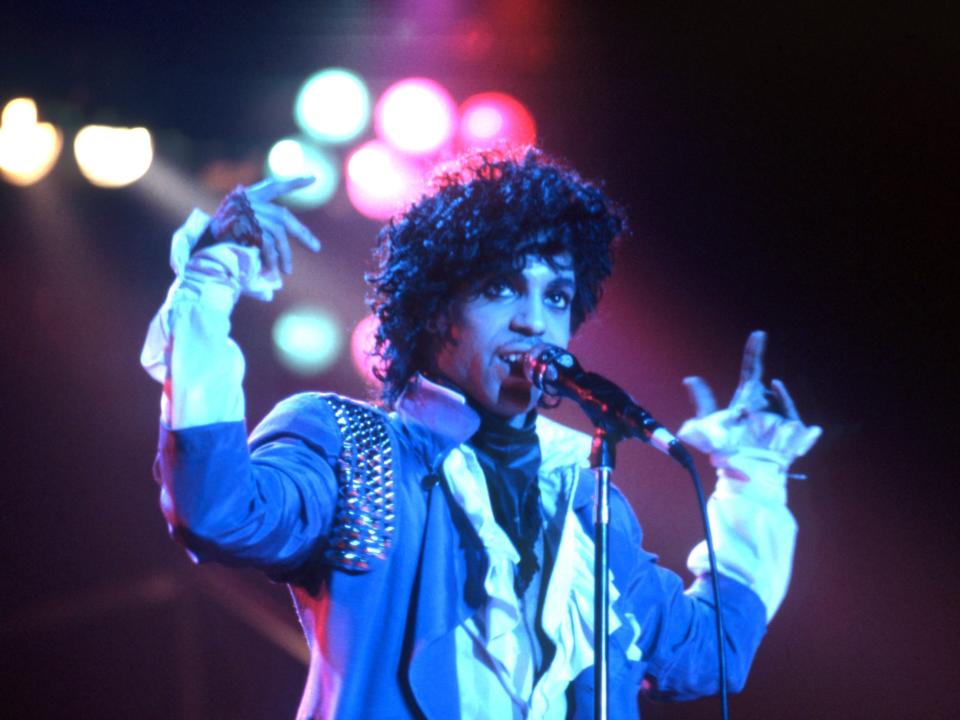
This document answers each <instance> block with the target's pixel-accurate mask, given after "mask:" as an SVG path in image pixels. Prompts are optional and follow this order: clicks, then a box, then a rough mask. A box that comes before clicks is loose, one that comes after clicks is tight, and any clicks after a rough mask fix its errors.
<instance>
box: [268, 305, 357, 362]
mask: <svg viewBox="0 0 960 720" xmlns="http://www.w3.org/2000/svg"><path fill="white" fill-rule="evenodd" d="M273 345H274V351H275V353H276V356H277V359H278V360H279V361H280V363H281V364H282V365H283V366H284V367H286V368H287V369H288V370H290V371H292V372H295V373H297V374H299V375H313V374H315V373H319V372H322V371H324V370H326V369H327V368H329V367H330V366H331V365H333V364H334V362H336V360H337V357H339V355H340V351H341V348H342V346H343V340H342V338H341V331H340V327H339V324H338V322H337V320H336V319H335V318H334V317H333V316H332V315H331V314H330V313H329V312H327V311H325V310H322V309H320V308H317V307H312V306H308V305H300V306H298V307H294V308H291V309H289V310H286V311H284V312H283V313H281V314H280V316H279V317H278V318H277V320H276V322H275V323H274V324H273Z"/></svg>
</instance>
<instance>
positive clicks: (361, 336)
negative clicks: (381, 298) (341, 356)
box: [350, 315, 380, 385]
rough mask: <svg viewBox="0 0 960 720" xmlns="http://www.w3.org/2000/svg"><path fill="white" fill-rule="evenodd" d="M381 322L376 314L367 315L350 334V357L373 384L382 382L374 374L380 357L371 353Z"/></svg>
mask: <svg viewBox="0 0 960 720" xmlns="http://www.w3.org/2000/svg"><path fill="white" fill-rule="evenodd" d="M379 324H380V323H379V321H378V320H377V316H376V315H367V316H366V317H365V318H363V320H361V321H360V322H358V323H357V325H356V327H354V328H353V333H352V334H351V335H350V358H351V359H352V360H353V367H354V369H355V370H356V371H357V374H358V375H359V376H360V377H362V378H363V379H364V380H365V381H366V382H367V383H369V384H371V385H378V384H379V383H380V381H379V380H377V377H376V375H374V374H373V369H374V368H375V367H376V366H377V364H378V363H379V362H380V358H378V357H374V356H373V355H371V354H370V353H371V352H373V347H374V343H375V340H376V335H377V327H379Z"/></svg>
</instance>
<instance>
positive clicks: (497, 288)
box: [481, 280, 514, 300]
mask: <svg viewBox="0 0 960 720" xmlns="http://www.w3.org/2000/svg"><path fill="white" fill-rule="evenodd" d="M481 292H482V293H483V296H484V297H485V298H489V299H491V300H494V299H496V298H505V297H510V296H511V295H513V293H514V289H513V286H512V285H511V284H510V283H508V282H507V281H506V280H491V281H490V282H488V283H487V284H486V285H484V286H483V290H482V291H481Z"/></svg>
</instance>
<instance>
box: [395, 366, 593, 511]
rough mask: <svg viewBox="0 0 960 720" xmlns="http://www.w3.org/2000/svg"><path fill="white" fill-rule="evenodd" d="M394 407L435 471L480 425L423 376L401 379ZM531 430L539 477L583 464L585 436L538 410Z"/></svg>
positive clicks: (459, 401)
mask: <svg viewBox="0 0 960 720" xmlns="http://www.w3.org/2000/svg"><path fill="white" fill-rule="evenodd" d="M394 410H395V412H396V415H397V417H398V419H399V420H400V421H401V423H402V424H403V425H404V426H405V427H406V428H407V432H408V433H409V434H410V435H411V439H412V440H413V441H414V442H415V444H416V445H417V446H418V447H419V448H421V450H422V452H423V453H424V460H425V461H426V462H427V464H428V466H429V467H430V468H431V470H432V471H438V470H439V468H440V465H441V464H442V463H443V460H444V458H446V456H447V455H448V454H449V453H450V451H451V450H453V449H454V448H455V447H458V446H460V445H462V444H463V443H466V442H467V441H468V440H469V439H470V438H471V437H473V435H474V434H475V433H476V432H477V430H478V429H479V428H480V415H479V413H477V411H476V410H474V409H473V408H472V407H470V403H469V402H468V401H467V398H466V397H464V395H463V394H461V393H459V392H457V391H456V390H453V389H451V388H449V387H446V386H443V385H440V384H438V383H435V382H433V381H431V380H429V379H427V378H426V377H424V376H423V375H415V376H414V377H413V378H412V379H411V380H410V382H408V383H407V386H406V387H405V388H404V390H403V392H402V393H401V394H400V397H399V398H398V399H397V402H396V404H395V406H394ZM536 432H537V437H538V439H539V441H540V450H541V456H542V459H541V463H540V476H541V477H543V476H545V475H550V474H552V473H553V472H555V471H556V470H557V469H559V468H561V467H564V466H569V465H579V466H580V467H589V457H590V436H589V435H586V434H584V433H582V432H579V431H577V430H574V429H572V428H568V427H566V426H564V425H561V424H560V423H557V422H555V421H553V420H550V419H549V418H546V417H544V416H543V415H542V414H537V416H536ZM588 492H590V495H592V491H589V490H588ZM577 495H578V501H577V503H576V505H577V506H579V504H580V502H586V500H579V495H580V492H578V493H577ZM590 495H588V496H587V500H588V499H589V496H590Z"/></svg>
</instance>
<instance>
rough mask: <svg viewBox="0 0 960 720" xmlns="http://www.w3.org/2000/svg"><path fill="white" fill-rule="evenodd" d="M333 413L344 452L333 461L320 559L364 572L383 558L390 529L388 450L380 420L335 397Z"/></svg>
mask: <svg viewBox="0 0 960 720" xmlns="http://www.w3.org/2000/svg"><path fill="white" fill-rule="evenodd" d="M325 399H326V401H327V403H328V404H329V405H330V408H331V409H332V410H333V415H334V418H336V421H337V426H338V427H339V429H340V435H341V437H342V440H343V449H342V450H341V451H340V457H339V458H338V460H337V464H338V467H339V472H338V473H337V507H336V510H335V512H334V518H333V530H332V532H331V533H330V537H329V539H328V545H327V548H326V550H325V551H324V560H326V561H327V562H329V563H331V564H333V565H336V566H338V567H341V568H344V569H346V570H354V571H365V570H369V569H370V567H371V562H372V561H374V560H383V559H384V558H386V556H387V549H388V548H389V547H390V543H391V539H392V536H393V529H394V518H395V514H394V480H393V449H392V448H391V446H390V437H389V435H388V434H387V426H386V422H385V421H384V419H383V416H382V415H380V414H379V413H377V412H376V411H375V410H373V409H372V408H369V407H366V406H365V405H361V404H359V403H355V402H351V401H349V400H344V399H342V398H337V397H327V398H325Z"/></svg>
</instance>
